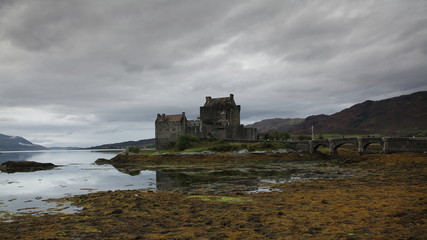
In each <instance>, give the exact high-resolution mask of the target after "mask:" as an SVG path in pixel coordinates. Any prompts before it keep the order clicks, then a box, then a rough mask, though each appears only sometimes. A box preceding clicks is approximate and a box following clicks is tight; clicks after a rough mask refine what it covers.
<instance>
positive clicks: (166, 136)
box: [155, 118, 187, 149]
mask: <svg viewBox="0 0 427 240" xmlns="http://www.w3.org/2000/svg"><path fill="white" fill-rule="evenodd" d="M155 127H156V148H157V149H165V148H168V147H169V145H170V144H171V143H172V142H175V141H176V140H178V138H179V136H181V135H182V134H185V133H186V129H187V120H186V119H185V118H182V120H181V121H172V122H168V121H164V122H161V121H159V122H156V126H155Z"/></svg>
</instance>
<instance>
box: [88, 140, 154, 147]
mask: <svg viewBox="0 0 427 240" xmlns="http://www.w3.org/2000/svg"><path fill="white" fill-rule="evenodd" d="M127 147H142V148H151V147H155V139H154V138H151V139H144V140H139V141H127V142H120V143H110V144H104V145H99V146H94V147H90V148H88V149H123V148H127Z"/></svg>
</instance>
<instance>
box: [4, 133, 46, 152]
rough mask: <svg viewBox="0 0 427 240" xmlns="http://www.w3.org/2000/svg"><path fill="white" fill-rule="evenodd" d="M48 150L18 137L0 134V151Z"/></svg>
mask: <svg viewBox="0 0 427 240" xmlns="http://www.w3.org/2000/svg"><path fill="white" fill-rule="evenodd" d="M47 149H48V148H46V147H43V146H40V145H37V144H33V143H31V142H30V141H28V140H27V139H25V138H23V137H18V136H8V135H4V134H0V151H24V150H47Z"/></svg>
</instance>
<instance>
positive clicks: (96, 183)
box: [0, 150, 156, 217]
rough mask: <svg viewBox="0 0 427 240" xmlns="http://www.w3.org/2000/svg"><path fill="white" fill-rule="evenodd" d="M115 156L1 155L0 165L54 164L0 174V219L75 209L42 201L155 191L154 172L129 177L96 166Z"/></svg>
mask: <svg viewBox="0 0 427 240" xmlns="http://www.w3.org/2000/svg"><path fill="white" fill-rule="evenodd" d="M116 154H117V153H106V152H94V151H93V150H70V151H33V152H0V163H3V162H6V161H36V162H43V163H53V164H55V165H57V166H59V167H57V168H55V169H54V170H47V171H36V172H26V173H11V174H8V173H3V172H0V217H1V213H3V214H5V213H6V212H12V213H17V212H18V213H19V212H37V211H46V210H49V211H51V212H52V211H62V212H67V211H70V212H73V211H75V210H76V209H75V207H72V206H64V205H61V204H59V205H58V204H56V203H53V202H47V201H44V200H46V199H49V198H61V197H67V196H72V195H78V194H85V193H89V192H96V191H108V190H124V189H156V172H155V171H141V172H140V173H139V174H138V175H135V176H131V175H128V174H125V173H121V172H119V171H118V170H117V169H116V168H114V167H113V166H111V165H102V166H98V165H95V164H94V161H95V160H96V159H98V158H108V159H109V158H112V157H114V156H115V155H116Z"/></svg>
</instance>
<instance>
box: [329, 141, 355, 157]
mask: <svg viewBox="0 0 427 240" xmlns="http://www.w3.org/2000/svg"><path fill="white" fill-rule="evenodd" d="M329 141H330V142H331V143H330V148H329V154H331V155H332V154H338V148H339V147H341V146H343V145H344V144H352V145H353V146H354V149H355V150H358V147H359V143H358V141H357V138H334V139H330V140H329Z"/></svg>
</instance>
